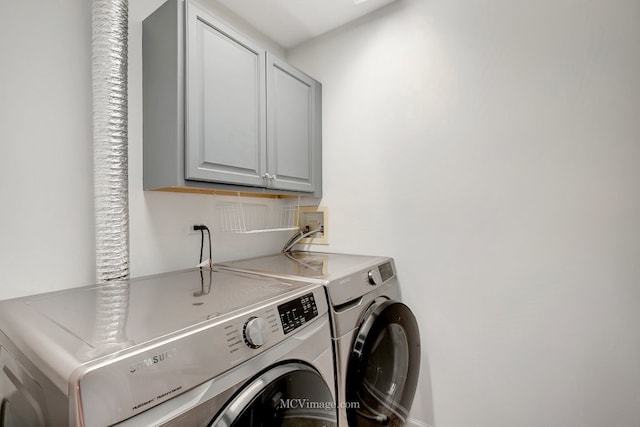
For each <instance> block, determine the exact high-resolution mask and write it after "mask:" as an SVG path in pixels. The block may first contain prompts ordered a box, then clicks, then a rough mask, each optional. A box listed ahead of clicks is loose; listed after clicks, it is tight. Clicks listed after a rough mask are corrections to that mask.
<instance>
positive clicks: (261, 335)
mask: <svg viewBox="0 0 640 427" xmlns="http://www.w3.org/2000/svg"><path fill="white" fill-rule="evenodd" d="M242 337H243V338H244V342H245V344H247V346H249V347H250V348H260V347H262V345H263V344H264V343H265V342H267V338H268V337H269V325H268V323H267V321H266V320H264V319H263V318H262V317H256V316H253V317H251V318H249V320H247V321H246V322H245V324H244V327H243V328H242Z"/></svg>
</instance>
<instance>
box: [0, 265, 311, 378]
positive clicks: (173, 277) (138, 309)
mask: <svg viewBox="0 0 640 427" xmlns="http://www.w3.org/2000/svg"><path fill="white" fill-rule="evenodd" d="M310 286H312V285H310V284H309V283H303V282H296V281H293V280H284V279H279V278H273V277H261V276H256V275H250V274H242V273H234V272H229V271H214V270H206V269H203V270H202V271H200V269H193V270H185V271H179V272H171V273H165V274H159V275H155V276H148V277H143V278H139V279H130V280H129V281H122V282H120V283H110V284H107V285H102V286H99V285H94V286H86V287H80V288H73V289H67V290H63V291H58V292H51V293H46V294H40V295H33V296H27V297H22V298H16V299H11V300H5V301H0V331H1V332H3V333H4V334H5V335H6V336H7V337H8V338H9V339H10V340H11V341H12V342H13V343H14V344H15V345H16V346H17V347H18V349H20V350H21V351H22V352H24V353H25V355H26V356H27V357H28V358H30V359H32V360H33V361H34V362H35V363H36V364H38V365H43V369H45V371H46V372H47V374H48V375H50V376H56V377H58V380H59V381H66V380H67V378H68V375H69V374H70V372H72V371H73V370H74V369H75V368H76V367H78V366H80V365H82V364H84V363H87V362H90V361H94V360H98V359H103V358H104V357H107V356H108V355H112V356H113V355H116V354H120V355H121V354H124V353H128V352H131V351H139V350H140V349H141V348H145V347H148V346H150V345H153V343H155V342H160V341H162V340H165V339H169V338H168V337H170V336H173V335H176V333H180V332H182V331H188V330H191V329H194V328H198V327H199V326H200V325H208V324H210V323H212V322H219V321H222V320H223V319H226V318H231V317H233V316H239V315H242V314H245V313H247V312H251V310H255V309H257V308H259V307H263V306H265V305H268V304H273V303H276V302H278V301H281V300H283V299H286V298H287V296H288V295H289V294H292V293H294V292H295V291H299V290H301V289H303V288H306V287H310ZM1 336H2V334H0V338H1ZM0 341H1V340H0ZM0 343H1V342H0ZM44 366H48V367H49V368H46V367H44Z"/></svg>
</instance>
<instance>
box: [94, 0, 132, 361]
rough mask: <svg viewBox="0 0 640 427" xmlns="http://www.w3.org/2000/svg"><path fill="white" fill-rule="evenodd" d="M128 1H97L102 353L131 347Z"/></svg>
mask: <svg viewBox="0 0 640 427" xmlns="http://www.w3.org/2000/svg"><path fill="white" fill-rule="evenodd" d="M128 6H129V5H128V1H127V0H94V1H93V12H92V13H93V17H92V52H93V57H92V85H93V163H94V164H93V168H94V210H95V248H96V280H97V283H98V284H99V285H100V287H99V289H98V293H97V301H96V310H97V313H96V324H95V328H94V330H95V337H94V338H95V341H96V343H97V344H98V348H96V351H98V352H100V351H103V350H104V349H108V348H112V347H114V346H116V347H117V346H123V345H126V341H127V338H126V336H125V326H126V321H127V313H128V309H129V283H128V279H129V197H128V152H127V151H128V135H127V133H128V129H127V114H128V113H127V102H128V98H127V37H128V27H129V23H128Z"/></svg>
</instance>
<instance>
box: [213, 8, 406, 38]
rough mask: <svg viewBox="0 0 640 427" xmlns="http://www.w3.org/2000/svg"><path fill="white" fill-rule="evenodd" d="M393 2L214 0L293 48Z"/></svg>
mask: <svg viewBox="0 0 640 427" xmlns="http://www.w3.org/2000/svg"><path fill="white" fill-rule="evenodd" d="M393 1H395V0H218V2H219V3H222V4H223V5H224V6H225V7H227V8H228V9H230V10H231V11H232V12H234V13H235V14H237V15H238V16H240V17H241V18H243V19H244V20H246V21H247V22H248V23H249V24H251V25H252V26H253V27H255V28H256V29H257V30H258V31H260V32H262V33H263V34H265V35H266V36H268V37H269V38H271V39H273V40H274V41H275V42H277V43H278V44H280V45H281V46H282V47H284V48H290V47H293V46H296V45H298V44H300V43H302V42H304V41H306V40H308V39H311V38H313V37H317V36H319V35H321V34H324V33H326V32H328V31H330V30H332V29H334V28H337V27H339V26H341V25H344V24H346V23H347V22H350V21H353V20H355V19H357V18H360V17H361V16H364V15H366V14H367V13H370V12H373V11H374V10H376V9H378V8H380V7H382V6H384V5H386V4H389V3H392V2H393Z"/></svg>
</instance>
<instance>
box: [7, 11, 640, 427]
mask: <svg viewBox="0 0 640 427" xmlns="http://www.w3.org/2000/svg"><path fill="white" fill-rule="evenodd" d="M160 3H161V2H160V1H155V0H135V1H132V2H131V4H130V8H131V10H130V16H131V37H130V55H129V61H130V76H129V78H130V138H129V139H130V162H131V163H130V178H131V184H130V187H131V195H130V197H131V250H132V255H131V264H132V274H133V275H134V276H135V275H142V274H147V273H156V272H160V271H167V270H171V269H175V268H185V267H189V266H191V265H192V264H193V261H194V259H195V257H196V256H197V250H198V245H199V237H198V236H187V235H186V234H185V233H184V231H183V230H184V227H185V225H187V224H188V223H189V221H190V220H192V219H197V220H200V218H201V216H202V215H204V216H205V219H206V218H209V215H210V212H211V211H212V204H211V200H210V198H207V197H203V196H199V195H177V194H165V193H145V192H143V191H142V190H141V169H140V168H141V166H140V165H141V155H142V154H141V147H142V144H141V134H142V130H141V105H142V104H141V70H140V68H141V59H140V55H141V52H140V50H141V44H140V34H141V27H140V22H141V20H142V18H143V17H144V16H146V14H148V13H149V12H151V10H153V9H154V8H155V6H156V5H159V4H160ZM639 7H640V6H639V5H638V3H637V2H635V1H633V0H616V1H615V2H613V3H612V2H604V1H602V2H595V1H591V2H578V1H569V0H560V1H553V2H552V1H550V0H543V1H542V2H540V1H539V2H525V1H521V0H518V1H513V0H510V1H507V0H495V1H492V2H473V1H462V0H447V1H440V0H433V1H426V0H398V2H397V3H396V4H394V5H392V6H391V7H389V8H386V9H384V10H382V11H380V12H379V13H376V14H374V15H373V16H372V17H369V18H365V19H363V20H361V21H359V22H358V23H357V24H355V25H350V26H348V27H346V28H343V29H342V30H340V31H337V32H335V33H333V34H331V35H328V36H327V37H323V38H321V39H320V40H317V41H316V42H314V43H310V44H307V45H305V46H302V47H301V48H299V49H297V50H296V51H295V52H292V53H291V55H290V59H292V60H294V61H295V62H298V63H299V64H300V65H301V66H302V67H303V68H304V69H305V70H307V71H308V72H309V73H310V74H312V75H314V76H316V77H318V78H319V79H320V80H322V81H323V83H324V146H325V150H324V155H325V158H324V159H325V166H326V167H325V171H324V173H325V181H324V185H325V198H324V200H323V204H326V205H328V206H329V207H330V211H331V216H330V219H331V224H330V226H331V243H332V244H331V246H330V247H329V249H331V250H335V251H343V252H355V253H374V254H388V255H392V256H394V257H395V258H396V261H397V266H398V269H399V273H400V277H401V281H402V286H403V293H404V296H405V298H406V300H407V301H408V303H409V304H410V305H411V306H412V307H416V313H417V315H418V317H419V320H420V324H421V331H422V334H423V342H424V346H423V352H424V353H425V355H426V356H428V359H427V357H425V359H424V361H423V365H422V368H423V375H422V376H421V380H422V382H421V389H420V392H419V395H418V401H417V402H416V404H415V405H414V410H413V413H412V416H413V417H414V418H415V419H416V420H418V421H422V422H424V423H431V424H433V423H434V420H435V425H437V426H438V427H458V426H459V427H468V426H474V427H475V426H488V427H495V426H508V427H510V426H524V427H526V426H540V425H544V426H547V425H558V426H578V425H580V426H594V427H595V426H603V425H607V426H609V425H618V426H637V425H638V424H640V365H639V364H638V363H637V361H638V360H639V359H640V326H639V325H640V310H638V308H639V307H640V304H638V302H639V300H640V288H639V287H638V282H639V281H640V280H639V279H640V262H638V260H639V258H640V239H639V238H638V236H639V235H640V201H639V198H640V196H639V191H638V183H639V182H640V168H638V167H637V165H638V164H640V121H638V120H637V112H638V111H640V81H639V77H638V76H640V51H639V49H640V44H638V43H637V41H638V40H639V39H640V27H638V25H637V19H636V17H637V16H638V15H639V14H640V10H639ZM89 18H90V2H88V1H86V0H65V1H63V2H50V1H45V0H39V1H36V0H33V1H26V2H0V52H2V67H0V299H4V298H9V297H14V296H19V295H24V294H30V293H36V292H43V291H47V290H54V289H61V288H66V287H70V286H78V285H83V284H87V283H90V282H92V281H93V275H94V273H93V237H92V235H93V214H92V209H93V208H92V195H91V192H92V183H91V180H92V178H91V176H92V167H91V95H90V87H91V82H90V57H91V56H90V31H91V30H90V24H89V22H90V21H89ZM26 23H28V25H27V24H26ZM287 237H288V236H287V235H281V234H277V235H262V236H229V235H216V239H215V241H214V253H215V255H216V257H217V258H218V259H220V260H224V259H231V258H237V257H240V256H251V255H258V254H260V253H268V252H270V251H272V250H273V249H274V248H278V247H279V246H280V244H281V243H282V242H284V240H286V238H287ZM429 371H430V372H431V377H430V380H429V375H428V373H429ZM429 383H431V385H430V384H429ZM430 388H432V389H433V406H434V411H433V412H432V411H431V410H429V406H430V404H429V403H428V402H429V400H430V392H429V389H430Z"/></svg>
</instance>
